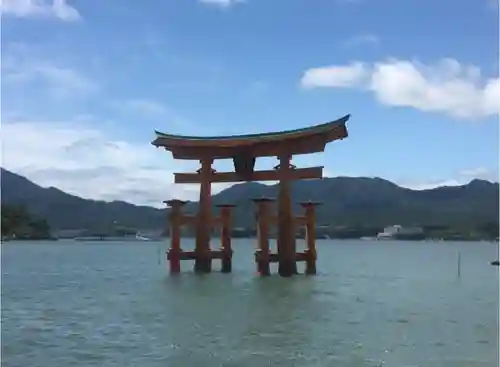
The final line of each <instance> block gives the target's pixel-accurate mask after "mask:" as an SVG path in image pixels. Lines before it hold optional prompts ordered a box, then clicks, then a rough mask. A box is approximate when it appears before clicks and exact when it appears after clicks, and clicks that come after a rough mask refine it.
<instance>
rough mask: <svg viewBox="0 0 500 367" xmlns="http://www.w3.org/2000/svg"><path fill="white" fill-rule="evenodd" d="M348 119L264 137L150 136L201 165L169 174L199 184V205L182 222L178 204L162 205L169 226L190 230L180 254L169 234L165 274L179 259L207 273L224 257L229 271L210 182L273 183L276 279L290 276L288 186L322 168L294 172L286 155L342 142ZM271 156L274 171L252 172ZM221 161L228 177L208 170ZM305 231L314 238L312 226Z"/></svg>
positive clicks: (294, 268)
mask: <svg viewBox="0 0 500 367" xmlns="http://www.w3.org/2000/svg"><path fill="white" fill-rule="evenodd" d="M349 117H350V115H346V116H344V117H342V118H340V119H338V120H335V121H331V122H328V123H324V124H320V125H316V126H312V127H307V128H303V129H296V130H290V131H282V132H275V133H266V134H250V135H238V136H216V137H197V136H181V135H171V134H164V133H161V132H158V131H155V133H156V139H155V140H154V141H153V142H152V144H153V145H154V146H156V147H163V148H164V149H165V150H167V151H170V152H171V153H172V156H173V158H175V159H187V160H198V161H200V163H201V168H200V169H199V170H198V171H197V172H196V173H174V176H175V183H182V184H186V183H196V184H200V201H199V211H198V214H197V215H196V216H195V217H192V218H187V217H184V219H180V218H181V214H180V206H181V205H182V204H183V202H181V201H178V200H173V201H169V202H168V203H169V205H171V206H172V214H171V215H172V216H171V223H174V222H175V223H176V225H177V227H178V226H179V225H180V224H184V223H187V222H190V221H191V222H193V223H194V224H195V226H196V247H195V251H194V252H189V253H187V252H184V251H182V250H181V249H180V238H179V237H180V233H179V230H178V228H177V229H176V230H175V231H174V232H176V233H171V240H172V246H171V249H170V251H169V257H170V262H171V272H173V273H176V272H178V271H180V262H179V261H180V260H181V259H194V260H195V267H194V269H195V271H196V272H210V271H211V262H212V259H214V258H221V259H223V264H224V259H226V260H227V258H228V256H229V267H227V266H226V271H230V267H231V266H230V261H231V260H230V256H231V253H232V250H231V248H230V238H229V239H228V237H229V234H228V233H227V232H228V226H229V224H228V223H229V219H228V218H229V206H224V207H225V208H223V210H222V214H221V217H220V218H218V219H216V218H212V215H211V207H212V202H211V184H212V182H241V181H279V195H278V215H277V218H275V219H276V222H277V223H276V224H277V227H278V237H277V247H278V253H277V254H276V255H277V256H275V257H277V262H278V263H279V269H278V272H279V274H280V275H281V276H291V275H293V274H296V272H297V266H296V261H297V255H298V254H296V246H295V228H294V224H295V218H294V217H293V213H292V204H291V198H290V181H292V180H303V179H318V178H322V177H323V167H309V168H295V166H293V165H292V164H291V159H292V156H293V155H298V154H308V153H317V152H322V151H324V149H325V147H326V144H327V143H329V142H332V141H334V140H339V139H344V138H346V137H347V136H348V133H347V128H346V122H347V121H348V120H349ZM273 156H274V157H277V158H278V160H279V164H278V165H277V166H276V167H275V169H274V170H264V171H254V167H255V161H256V159H257V158H258V157H273ZM227 158H230V159H232V160H233V163H234V172H216V171H215V170H214V169H212V164H213V162H214V160H215V159H227ZM304 206H305V207H306V211H308V210H309V212H311V205H309V206H308V205H306V204H305V205H304ZM308 208H309V209H308ZM174 217H175V218H174ZM312 218H314V216H312ZM217 222H219V223H222V224H223V236H222V237H223V238H222V242H223V243H222V245H223V246H222V247H223V251H211V250H210V233H211V229H212V227H213V226H214V225H216V224H217ZM172 228H174V227H172ZM224 228H225V232H224ZM308 228H309V230H312V231H313V233H314V223H313V224H312V227H311V225H309V226H308ZM311 228H312V229H311ZM224 233H225V234H224ZM174 237H175V238H174ZM312 237H313V238H312V239H309V240H308V243H310V242H311V241H312V243H314V235H313V236H312ZM264 242H265V241H264ZM311 251H313V253H311V257H312V260H314V262H315V259H316V253H315V250H311ZM267 259H269V257H267ZM268 261H269V260H268ZM226 263H227V261H226ZM228 269H229V270H228ZM314 269H315V266H314ZM223 271H224V266H223ZM314 272H315V270H314Z"/></svg>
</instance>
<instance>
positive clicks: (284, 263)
mask: <svg viewBox="0 0 500 367" xmlns="http://www.w3.org/2000/svg"><path fill="white" fill-rule="evenodd" d="M278 274H279V275H280V276H282V277H291V276H293V275H296V274H297V263H296V262H295V259H292V260H288V259H287V260H280V261H279V264H278Z"/></svg>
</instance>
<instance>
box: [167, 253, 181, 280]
mask: <svg viewBox="0 0 500 367" xmlns="http://www.w3.org/2000/svg"><path fill="white" fill-rule="evenodd" d="M167 260H168V261H169V264H170V274H179V273H180V272H181V250H177V249H172V248H171V249H170V250H168V252H167Z"/></svg>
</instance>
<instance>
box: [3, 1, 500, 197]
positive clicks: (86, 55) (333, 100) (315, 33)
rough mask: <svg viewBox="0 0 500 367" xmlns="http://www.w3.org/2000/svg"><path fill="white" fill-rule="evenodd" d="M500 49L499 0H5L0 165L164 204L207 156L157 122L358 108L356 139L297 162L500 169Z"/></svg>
mask: <svg viewBox="0 0 500 367" xmlns="http://www.w3.org/2000/svg"><path fill="white" fill-rule="evenodd" d="M498 49H499V40H498V4H497V3H495V1H494V0H474V1H470V0H467V1H466V0H442V1H434V0H432V1H431V0H404V1H403V0H245V1H241V0H240V1H234V0H233V1H231V0H205V1H202V0H168V1H166V0H144V1H134V0H80V1H69V0H68V1H63V0H54V1H48V0H47V1H45V3H44V2H43V1H34V0H17V1H16V0H4V1H3V3H2V129H3V136H4V139H3V144H2V145H3V149H2V156H3V165H4V166H5V167H6V168H8V169H12V170H14V171H16V172H19V173H21V174H23V175H25V176H27V177H28V178H30V179H32V180H33V181H35V182H37V183H39V184H41V185H44V186H48V185H53V186H57V187H59V188H61V189H63V190H66V191H69V192H71V193H74V194H77V195H81V196H84V197H92V198H101V199H106V200H113V199H122V200H127V201H131V202H135V203H139V204H142V203H144V204H157V203H158V202H161V200H163V199H165V198H167V197H170V196H181V197H185V198H195V197H196V191H197V189H196V187H192V186H191V187H186V186H180V187H179V186H173V185H172V184H171V183H172V172H174V171H188V170H192V169H195V168H196V167H197V165H196V163H194V162H182V161H181V162H179V161H177V162H175V161H173V160H172V159H171V157H170V155H169V154H168V153H166V152H164V151H160V150H157V149H155V148H153V147H152V146H150V145H149V143H150V141H151V140H152V139H153V138H154V136H153V130H154V129H158V130H161V131H165V132H173V133H182V134H196V135H223V134H239V133H248V132H266V131H270V130H284V129H291V128H298V127H303V126H307V125H313V124H317V123H321V122H326V121H329V120H333V119H336V118H338V117H340V116H343V115H345V114H347V113H350V114H351V115H352V117H351V120H350V121H349V123H348V129H349V134H350V136H349V138H348V139H346V140H343V141H340V142H334V143H332V144H331V145H329V146H328V148H327V150H326V151H325V153H324V154H317V155H313V156H301V157H297V158H296V159H295V162H296V164H297V165H299V166H307V165H318V164H319V165H324V166H325V170H326V172H327V175H330V176H338V175H348V176H379V177H383V178H386V179H389V180H392V181H394V182H396V183H399V184H401V185H405V186H408V187H413V188H426V187H432V186H436V185H441V184H460V183H464V182H468V181H469V180H470V179H471V178H474V177H479V178H486V179H490V180H491V179H497V177H498V168H499V167H498V165H499V160H498V157H499V153H498V141H499V131H498V113H499V110H500V106H499V105H500V102H499V101H500V82H499V79H498V52H499V50H498ZM274 164H275V162H274V160H272V159H267V160H263V161H262V163H261V164H260V165H259V166H260V167H262V168H265V167H268V166H271V165H274ZM230 167H231V166H230V165H229V164H227V162H223V163H219V164H217V165H216V168H218V169H220V170H224V169H229V168H230ZM220 188H222V187H219V189H220Z"/></svg>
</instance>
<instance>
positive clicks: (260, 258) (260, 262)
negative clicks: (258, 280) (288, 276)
mask: <svg viewBox="0 0 500 367" xmlns="http://www.w3.org/2000/svg"><path fill="white" fill-rule="evenodd" d="M269 257H270V254H269V252H267V253H265V252H264V251H262V250H257V251H255V263H256V264H257V273H258V274H259V275H261V276H269V275H271V270H270V268H269V260H270V259H269Z"/></svg>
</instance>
